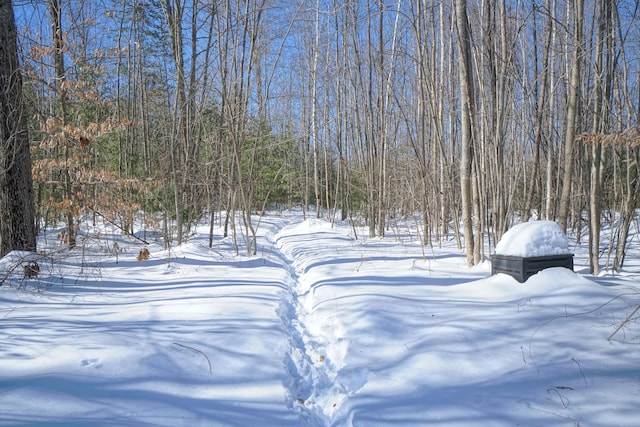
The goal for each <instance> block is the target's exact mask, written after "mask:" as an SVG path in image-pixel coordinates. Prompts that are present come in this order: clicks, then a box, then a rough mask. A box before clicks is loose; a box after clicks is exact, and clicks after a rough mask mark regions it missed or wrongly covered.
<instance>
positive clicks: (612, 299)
mask: <svg viewBox="0 0 640 427" xmlns="http://www.w3.org/2000/svg"><path fill="white" fill-rule="evenodd" d="M412 224H415V223H414V222H411V221H409V222H407V223H406V224H403V223H399V224H393V226H392V227H391V228H390V230H389V232H388V236H387V237H385V238H383V239H379V238H375V239H370V238H366V237H365V236H366V233H365V232H364V230H363V229H356V230H357V231H358V239H355V238H354V237H355V236H354V228H352V227H351V226H350V225H349V224H347V223H336V224H335V225H334V226H333V227H332V226H331V224H330V223H328V222H327V221H326V220H319V219H315V218H311V219H309V218H308V219H304V218H303V216H302V214H301V213H300V212H299V211H296V212H288V213H285V214H281V215H276V214H271V215H269V216H266V217H264V218H262V219H261V222H260V226H259V229H258V236H259V237H258V239H259V240H258V250H259V253H258V255H257V256H254V257H245V256H234V255H233V251H232V248H231V241H230V240H229V239H222V238H221V237H220V230H218V236H217V239H216V242H215V245H214V247H213V248H211V249H210V248H208V246H207V239H208V237H207V233H208V225H203V226H202V227H201V228H199V229H198V230H197V233H196V235H195V236H193V237H192V238H191V239H190V240H189V241H188V243H186V244H184V245H182V246H181V247H178V248H173V249H172V250H171V251H165V250H163V249H162V246H161V245H160V244H159V243H157V244H152V245H150V247H149V248H150V252H151V257H150V259H149V260H148V261H144V262H138V261H136V255H137V254H138V250H139V249H140V245H139V244H138V243H136V241H134V240H130V239H127V238H125V237H122V236H119V235H117V233H116V231H117V230H116V229H110V228H109V227H106V228H105V229H103V230H101V233H100V234H99V235H98V234H94V233H86V234H85V237H86V240H85V241H84V242H83V243H82V244H81V245H80V246H82V247H84V248H85V249H84V250H82V249H81V248H79V249H77V250H75V251H74V252H73V255H72V256H71V255H68V254H67V255H65V254H64V252H62V253H60V254H52V255H51V258H50V259H49V260H46V259H41V260H40V261H39V265H40V274H39V276H38V277H37V278H31V279H27V280H23V279H22V271H21V270H16V271H14V274H13V276H12V277H10V278H8V279H6V280H5V281H4V284H3V285H2V286H0V425H35V424H41V425H64V426H70V425H83V426H84V425H114V426H116V425H117V426H127V425H130V426H134V425H135V426H144V425H149V426H151V425H153V426H157V425H166V426H182V425H183V426H197V425H202V426H310V427H319V426H410V425H426V426H433V425H437V426H518V425H520V426H578V425H579V426H636V425H638V424H639V423H640V351H639V350H640V322H639V316H640V315H639V314H638V313H636V314H635V315H633V316H631V318H630V321H629V322H627V323H626V324H625V326H624V327H623V328H622V329H620V330H619V331H618V332H617V333H615V335H614V336H613V337H612V338H611V340H608V339H607V338H608V337H609V336H610V335H611V334H612V333H613V332H614V331H615V330H616V328H617V327H618V326H620V325H621V324H622V322H623V321H624V320H625V318H627V316H629V315H631V314H632V313H633V311H634V309H635V308H636V307H637V306H638V305H640V292H639V289H640V275H638V273H640V249H639V248H638V246H637V244H636V246H633V247H632V249H631V252H630V253H629V255H628V257H627V264H626V267H625V272H623V273H621V274H618V275H615V276H612V275H606V274H604V275H602V276H601V277H598V278H593V277H591V276H590V275H589V274H588V268H587V262H586V258H585V256H584V253H585V250H584V249H581V248H576V247H570V248H569V249H570V250H571V252H575V253H576V258H575V265H576V268H575V269H576V271H577V273H578V274H575V273H572V272H570V271H569V270H565V269H560V268H554V269H549V270H545V271H543V272H541V273H539V274H537V275H535V276H533V277H531V278H530V279H529V280H528V281H527V282H525V283H522V284H521V283H518V282H517V281H516V280H515V279H512V278H511V277H509V276H506V275H496V276H493V277H490V265H489V264H488V263H485V264H483V265H481V266H479V267H476V268H473V269H469V268H467V267H466V265H465V256H464V254H463V253H462V252H461V251H459V250H457V249H456V247H455V242H453V241H448V242H446V243H444V244H443V245H442V247H434V248H430V247H426V248H424V247H421V246H420V244H419V238H418V236H417V235H416V233H415V230H411V229H410V228H409V227H411V225H412ZM110 233H112V234H110ZM115 241H117V242H118V245H119V246H120V248H122V249H125V251H124V252H122V253H119V254H118V255H117V256H116V255H114V254H110V253H108V251H107V249H109V248H112V247H113V242H115ZM48 243H49V245H51V244H52V238H51V237H50V238H49V240H48ZM43 246H44V243H43ZM10 265H11V263H10V262H9V260H4V263H3V266H2V268H1V272H2V273H4V272H5V271H6V270H7V267H8V266H10Z"/></svg>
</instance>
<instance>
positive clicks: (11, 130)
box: [0, 1, 36, 256]
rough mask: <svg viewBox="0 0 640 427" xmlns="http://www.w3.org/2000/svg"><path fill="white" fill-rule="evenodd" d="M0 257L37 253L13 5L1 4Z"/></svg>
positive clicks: (27, 143) (27, 142)
mask: <svg viewBox="0 0 640 427" xmlns="http://www.w3.org/2000/svg"><path fill="white" fill-rule="evenodd" d="M0 127H1V133H0V138H1V139H0V162H2V168H1V170H0V256H4V255H5V254H7V253H8V252H10V251H11V250H25V251H35V250H36V227H35V222H34V218H35V207H34V203H33V185H32V177H31V154H30V150H29V134H28V132H27V118H26V113H25V111H24V103H23V95H22V75H21V73H20V67H19V63H18V49H17V34H16V24H15V18H14V14H13V6H12V4H11V1H3V2H1V3H0Z"/></svg>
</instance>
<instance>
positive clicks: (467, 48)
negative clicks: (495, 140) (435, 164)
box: [455, 0, 475, 266]
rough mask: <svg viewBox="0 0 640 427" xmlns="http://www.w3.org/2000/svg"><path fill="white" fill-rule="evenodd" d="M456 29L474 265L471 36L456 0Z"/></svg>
mask: <svg viewBox="0 0 640 427" xmlns="http://www.w3.org/2000/svg"><path fill="white" fill-rule="evenodd" d="M455 7H456V29H457V31H458V55H459V58H458V62H459V73H460V93H461V100H460V104H461V106H460V110H461V115H462V117H461V124H460V126H461V139H462V151H461V153H460V191H461V195H462V200H461V201H462V223H463V228H464V241H465V248H466V251H467V264H468V265H469V266H472V265H474V263H475V262H474V250H473V249H474V247H473V246H474V240H473V221H472V216H471V211H472V205H471V203H472V200H471V180H472V169H473V168H472V162H473V134H472V128H473V127H472V122H471V120H472V116H473V99H474V94H473V75H472V73H473V71H472V67H471V35H470V32H469V20H468V18H467V2H466V0H456V4H455Z"/></svg>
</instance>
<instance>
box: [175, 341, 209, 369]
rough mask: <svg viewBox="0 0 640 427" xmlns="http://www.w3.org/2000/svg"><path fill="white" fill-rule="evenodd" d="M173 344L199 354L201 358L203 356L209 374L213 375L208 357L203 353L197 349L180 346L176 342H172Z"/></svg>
mask: <svg viewBox="0 0 640 427" xmlns="http://www.w3.org/2000/svg"><path fill="white" fill-rule="evenodd" d="M173 344H174V345H177V346H178V347H182V348H186V349H188V350H191V351H194V352H196V353H200V354H201V355H202V356H204V358H205V359H207V363H208V364H209V374H211V373H213V372H212V370H211V361H210V360H209V357H207V355H206V354H204V352H202V351H200V350H198V349H197V348H193V347H189V346H188V345H184V344H180V343H177V342H174V343H173Z"/></svg>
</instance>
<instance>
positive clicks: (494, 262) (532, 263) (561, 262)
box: [491, 254, 573, 283]
mask: <svg viewBox="0 0 640 427" xmlns="http://www.w3.org/2000/svg"><path fill="white" fill-rule="evenodd" d="M550 267H565V268H568V269H570V270H573V255H572V254H568V255H548V256H537V257H526V258H524V257H518V256H510V255H497V254H494V255H493V256H491V274H497V273H505V274H508V275H509V276H511V277H513V278H515V279H516V280H517V281H518V282H520V283H522V282H525V281H526V280H527V279H528V278H529V277H531V276H533V275H534V274H536V273H537V272H539V271H541V270H544V269H545V268H550Z"/></svg>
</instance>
